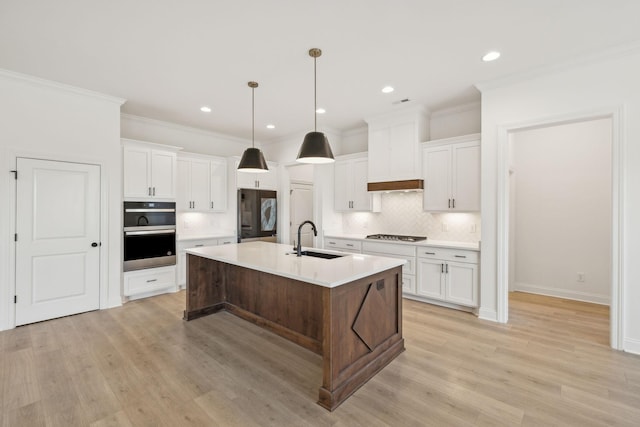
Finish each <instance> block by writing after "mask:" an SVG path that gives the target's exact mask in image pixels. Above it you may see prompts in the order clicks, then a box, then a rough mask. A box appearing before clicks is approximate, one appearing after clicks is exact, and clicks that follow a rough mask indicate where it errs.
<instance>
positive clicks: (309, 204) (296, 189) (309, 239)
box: [289, 183, 313, 247]
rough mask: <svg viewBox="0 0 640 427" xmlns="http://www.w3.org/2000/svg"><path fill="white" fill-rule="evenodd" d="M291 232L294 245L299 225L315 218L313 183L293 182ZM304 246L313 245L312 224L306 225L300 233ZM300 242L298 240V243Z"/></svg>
mask: <svg viewBox="0 0 640 427" xmlns="http://www.w3.org/2000/svg"><path fill="white" fill-rule="evenodd" d="M290 206H291V213H290V215H291V216H290V222H291V227H290V232H289V236H290V237H289V238H290V240H291V242H290V243H291V244H292V245H293V242H294V240H297V239H298V226H299V225H300V223H302V222H303V221H306V220H313V185H310V184H296V183H291V198H290ZM300 236H301V240H302V246H306V247H313V232H312V230H311V226H310V225H305V226H304V227H303V228H302V230H301V233H300ZM297 244H298V243H297V242H296V245H297Z"/></svg>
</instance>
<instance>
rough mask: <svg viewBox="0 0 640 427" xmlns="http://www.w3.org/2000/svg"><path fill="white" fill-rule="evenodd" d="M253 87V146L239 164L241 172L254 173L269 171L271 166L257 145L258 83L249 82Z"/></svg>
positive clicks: (246, 151) (245, 152)
mask: <svg viewBox="0 0 640 427" xmlns="http://www.w3.org/2000/svg"><path fill="white" fill-rule="evenodd" d="M247 84H248V85H249V87H250V88H251V148H247V149H246V150H244V153H243V154H242V159H240V164H239V165H238V170H239V171H240V172H252V173H262V172H269V166H267V162H266V161H265V160H264V156H263V155H262V151H260V149H259V148H256V147H255V128H256V126H255V110H256V108H255V94H254V92H255V89H256V88H257V87H258V83H256V82H249V83H247Z"/></svg>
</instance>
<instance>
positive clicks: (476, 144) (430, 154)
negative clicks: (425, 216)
mask: <svg viewBox="0 0 640 427" xmlns="http://www.w3.org/2000/svg"><path fill="white" fill-rule="evenodd" d="M479 138H480V136H479V135H477V134H476V135H469V136H465V137H458V138H449V139H446V140H439V141H431V142H427V143H424V145H423V154H422V160H423V174H424V192H423V209H424V210H425V211H431V212H441V211H446V212H474V211H479V210H480V139H479Z"/></svg>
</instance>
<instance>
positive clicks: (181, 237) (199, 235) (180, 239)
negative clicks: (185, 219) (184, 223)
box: [176, 233, 236, 242]
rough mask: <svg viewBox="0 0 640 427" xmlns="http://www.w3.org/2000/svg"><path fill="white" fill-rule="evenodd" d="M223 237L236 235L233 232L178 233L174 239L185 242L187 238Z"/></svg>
mask: <svg viewBox="0 0 640 427" xmlns="http://www.w3.org/2000/svg"><path fill="white" fill-rule="evenodd" d="M223 237H236V236H235V234H233V233H215V234H196V235H183V234H178V236H177V237H176V240H177V241H178V242H186V241H189V240H206V239H221V238H223Z"/></svg>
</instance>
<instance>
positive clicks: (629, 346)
mask: <svg viewBox="0 0 640 427" xmlns="http://www.w3.org/2000/svg"><path fill="white" fill-rule="evenodd" d="M622 349H623V350H624V351H626V352H627V353H633V354H640V340H634V339H631V338H625V339H624V344H623V348H622Z"/></svg>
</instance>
